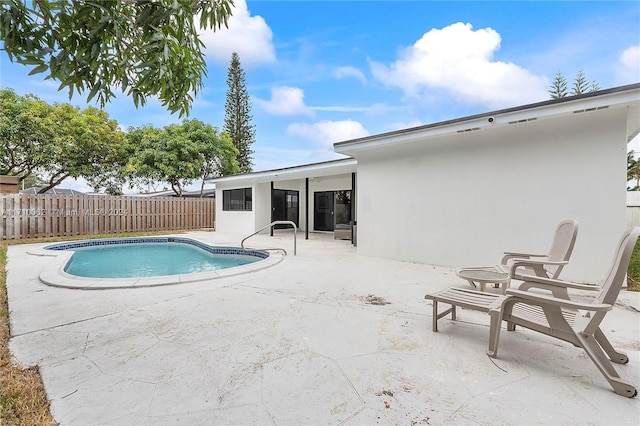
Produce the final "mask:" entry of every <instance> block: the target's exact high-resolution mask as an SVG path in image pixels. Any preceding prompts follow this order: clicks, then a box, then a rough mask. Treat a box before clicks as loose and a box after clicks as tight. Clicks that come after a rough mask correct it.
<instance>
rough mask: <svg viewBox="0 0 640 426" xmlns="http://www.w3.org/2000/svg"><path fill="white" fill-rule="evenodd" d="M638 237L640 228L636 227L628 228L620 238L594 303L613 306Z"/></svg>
mask: <svg viewBox="0 0 640 426" xmlns="http://www.w3.org/2000/svg"><path fill="white" fill-rule="evenodd" d="M638 235H640V227H637V226H636V227H634V228H629V229H628V230H627V231H626V232H625V233H624V234H623V235H622V238H620V242H619V243H618V249H617V251H616V255H615V257H614V258H613V263H612V264H611V268H610V269H609V273H608V274H607V277H606V278H605V280H604V283H603V284H602V288H601V290H600V294H598V297H596V300H595V302H597V303H607V304H610V305H613V304H614V303H615V302H616V300H617V299H618V295H619V294H620V289H622V285H623V284H624V283H625V280H626V277H627V269H628V268H629V262H630V260H631V253H633V249H634V248H635V246H636V241H637V240H638Z"/></svg>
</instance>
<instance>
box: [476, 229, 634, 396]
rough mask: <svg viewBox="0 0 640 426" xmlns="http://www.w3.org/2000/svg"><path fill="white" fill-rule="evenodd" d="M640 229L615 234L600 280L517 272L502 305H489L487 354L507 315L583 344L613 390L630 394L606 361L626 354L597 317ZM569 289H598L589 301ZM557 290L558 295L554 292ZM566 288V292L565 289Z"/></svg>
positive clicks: (608, 304)
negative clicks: (610, 258) (609, 259)
mask: <svg viewBox="0 0 640 426" xmlns="http://www.w3.org/2000/svg"><path fill="white" fill-rule="evenodd" d="M639 234H640V228H638V227H636V228H631V229H629V230H628V231H627V232H625V234H624V235H623V236H622V238H621V239H620V242H619V244H618V247H617V250H616V255H615V257H614V259H613V264H612V266H611V269H610V270H609V273H608V275H607V277H606V279H605V280H604V283H603V284H602V286H600V287H599V286H589V285H584V284H576V283H571V282H566V281H560V280H555V279H551V278H544V277H537V276H522V279H523V280H524V283H523V285H522V286H521V287H520V289H518V290H515V289H508V290H507V292H506V294H507V297H506V298H505V299H504V300H503V301H502V306H500V307H492V308H491V309H490V311H489V314H490V316H491V332H490V339H491V340H490V342H489V351H487V353H488V354H489V356H492V357H496V356H497V353H498V343H499V339H500V328H501V322H502V321H501V320H504V321H507V324H508V326H507V328H508V330H510V331H513V330H515V326H516V325H519V326H521V327H525V328H528V329H531V330H534V331H537V332H540V333H543V334H546V335H548V336H551V337H555V338H557V339H560V340H564V341H567V342H569V343H572V344H573V345H574V346H576V347H579V348H582V349H584V350H585V352H586V353H587V355H589V358H591V360H592V361H593V363H594V364H595V365H596V367H598V369H599V370H600V372H601V373H602V375H603V376H604V377H605V379H607V381H608V382H609V384H610V385H611V386H612V387H613V389H614V390H615V392H616V393H617V394H618V395H622V396H626V397H630V398H632V397H634V396H636V395H637V393H638V391H637V390H636V388H635V387H634V386H633V385H632V384H631V383H629V382H627V381H626V380H623V379H621V378H620V376H619V375H618V373H617V372H616V370H615V369H614V368H613V366H612V365H611V362H610V361H612V362H615V363H617V364H626V363H627V362H629V358H628V357H627V356H626V355H625V354H624V353H622V352H618V351H616V350H615V349H614V348H613V346H612V345H611V343H610V342H609V340H608V339H607V337H606V336H605V334H604V332H603V331H602V329H601V328H600V323H601V322H602V320H603V319H604V318H605V315H606V314H607V312H609V311H610V310H611V309H613V307H614V305H615V302H616V299H617V298H618V295H619V293H620V289H621V288H622V285H623V283H624V282H625V279H626V273H627V268H628V266H629V261H630V258H631V253H632V252H633V249H634V247H635V245H636V240H637V239H638V235H639ZM553 288H560V289H561V291H560V292H555V293H554V292H552V293H551V294H549V293H543V292H540V291H537V292H530V291H528V290H529V289H538V290H546V291H550V290H551V289H553ZM568 289H582V290H594V289H595V290H599V292H598V294H597V296H595V297H594V299H593V300H592V301H591V302H590V303H584V302H579V301H576V300H572V299H571V298H570V297H569V295H568V291H567V290H568ZM558 294H560V295H563V296H558ZM565 294H566V297H564V295H565Z"/></svg>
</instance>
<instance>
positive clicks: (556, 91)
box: [549, 72, 568, 99]
mask: <svg viewBox="0 0 640 426" xmlns="http://www.w3.org/2000/svg"><path fill="white" fill-rule="evenodd" d="M567 93H568V91H567V79H565V78H564V76H563V75H562V73H560V72H558V73H557V74H556V76H555V78H554V79H553V82H551V87H549V94H550V95H551V99H558V98H564V97H565V96H567Z"/></svg>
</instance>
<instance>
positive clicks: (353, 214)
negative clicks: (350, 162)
mask: <svg viewBox="0 0 640 426" xmlns="http://www.w3.org/2000/svg"><path fill="white" fill-rule="evenodd" d="M355 224H356V173H355V172H352V173H351V244H353V237H354V235H353V234H354V232H353V225H355Z"/></svg>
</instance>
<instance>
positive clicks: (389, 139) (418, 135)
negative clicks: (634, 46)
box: [333, 83, 640, 157]
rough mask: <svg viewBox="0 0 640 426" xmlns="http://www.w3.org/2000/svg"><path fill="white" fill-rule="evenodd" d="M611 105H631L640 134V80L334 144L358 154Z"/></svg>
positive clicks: (634, 130) (632, 131) (632, 125)
mask: <svg viewBox="0 0 640 426" xmlns="http://www.w3.org/2000/svg"><path fill="white" fill-rule="evenodd" d="M609 108H629V112H628V117H629V120H628V124H627V125H628V129H627V134H628V135H629V140H631V139H632V138H633V137H635V136H637V135H638V133H639V132H640V83H639V84H632V85H628V86H621V87H617V88H613V89H608V90H601V91H598V92H591V93H586V94H583V95H578V96H571V97H566V98H560V99H554V100H550V101H545V102H538V103H535V104H529V105H524V106H520V107H515V108H509V109H503V110H498V111H493V112H487V113H484V114H478V115H472V116H468V117H464V118H459V119H455V120H448V121H443V122H439V123H434V124H429V125H425V126H419V127H412V128H409V129H402V130H397V131H394V132H388V133H382V134H379V135H373V136H367V137H364V138H359V139H353V140H350V141H344V142H338V143H335V144H334V145H333V146H334V150H335V151H336V152H337V153H340V154H345V155H351V156H353V157H357V156H358V154H359V153H360V152H362V151H365V150H369V149H375V148H383V147H389V146H390V145H398V144H407V143H411V142H414V141H421V142H423V143H424V142H425V141H426V140H429V139H434V138H437V137H439V136H446V135H449V136H450V135H455V134H460V133H469V132H474V131H479V130H486V129H497V128H500V127H504V126H510V125H514V124H520V123H525V122H529V121H534V120H543V119H545V118H551V117H558V116H563V115H564V116H571V115H573V114H582V113H586V112H592V111H598V110H603V109H609Z"/></svg>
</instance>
